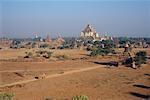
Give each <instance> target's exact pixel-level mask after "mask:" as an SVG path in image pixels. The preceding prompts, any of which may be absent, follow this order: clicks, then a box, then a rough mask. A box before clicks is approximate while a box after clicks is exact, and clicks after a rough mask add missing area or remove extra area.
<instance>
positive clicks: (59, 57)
mask: <svg viewBox="0 0 150 100" xmlns="http://www.w3.org/2000/svg"><path fill="white" fill-rule="evenodd" d="M56 58H58V59H59V60H66V59H69V57H68V55H59V56H57V57H56Z"/></svg>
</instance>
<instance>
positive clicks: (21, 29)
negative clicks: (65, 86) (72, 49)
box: [0, 0, 150, 38]
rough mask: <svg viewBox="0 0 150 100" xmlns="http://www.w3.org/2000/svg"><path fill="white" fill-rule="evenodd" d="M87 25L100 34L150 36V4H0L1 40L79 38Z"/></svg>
mask: <svg viewBox="0 0 150 100" xmlns="http://www.w3.org/2000/svg"><path fill="white" fill-rule="evenodd" d="M87 24H91V25H92V26H93V27H95V29H96V31H97V32H98V33H99V34H100V35H101V34H102V35H104V34H107V35H109V36H117V37H119V36H123V37H150V28H149V27H150V1H149V0H137V1H136V0H131V1H130V0H127V1H119V0H117V1H111V0H108V1H102V0H97V1H96V0H95V1H93V0H83V1H82V0H81V1H80V0H78V1H71V0H70V1H69V0H65V1H64V0H62V1H61V0H57V1H52V0H51V1H50V0H44V1H42V0H41V1H40V0H31V1H29V0H23V1H21V0H20V1H19V0H1V1H0V37H13V38H28V37H33V36H34V34H33V33H38V34H39V35H40V36H42V37H45V36H46V34H50V36H51V37H56V36H57V34H56V33H60V34H61V35H62V36H63V37H78V36H79V35H80V32H81V31H82V30H83V29H84V28H85V26H86V25H87Z"/></svg>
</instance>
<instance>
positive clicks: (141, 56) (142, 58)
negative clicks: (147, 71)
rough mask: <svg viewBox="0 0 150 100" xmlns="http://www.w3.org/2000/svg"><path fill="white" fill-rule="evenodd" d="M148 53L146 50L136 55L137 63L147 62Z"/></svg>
mask: <svg viewBox="0 0 150 100" xmlns="http://www.w3.org/2000/svg"><path fill="white" fill-rule="evenodd" d="M146 56H147V53H146V52H145V51H139V52H137V53H136V55H135V64H136V65H139V66H141V64H146Z"/></svg>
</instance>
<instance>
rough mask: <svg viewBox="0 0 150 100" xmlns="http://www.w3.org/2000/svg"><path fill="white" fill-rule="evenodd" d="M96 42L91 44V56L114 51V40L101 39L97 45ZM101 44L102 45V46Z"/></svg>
mask: <svg viewBox="0 0 150 100" xmlns="http://www.w3.org/2000/svg"><path fill="white" fill-rule="evenodd" d="M97 43H98V42H96V43H95V44H96V45H94V46H93V49H92V50H91V56H97V55H102V56H104V55H107V54H109V53H113V54H114V53H115V51H114V47H115V45H114V42H113V41H112V40H103V41H101V42H100V43H99V45H97ZM102 45H103V46H102Z"/></svg>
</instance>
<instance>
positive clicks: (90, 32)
mask: <svg viewBox="0 0 150 100" xmlns="http://www.w3.org/2000/svg"><path fill="white" fill-rule="evenodd" d="M80 36H81V38H84V39H89V38H91V39H97V38H99V35H98V33H97V32H96V31H95V29H94V28H93V27H92V26H91V25H90V24H88V25H87V26H86V28H85V29H84V30H83V31H82V32H81V34H80Z"/></svg>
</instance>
